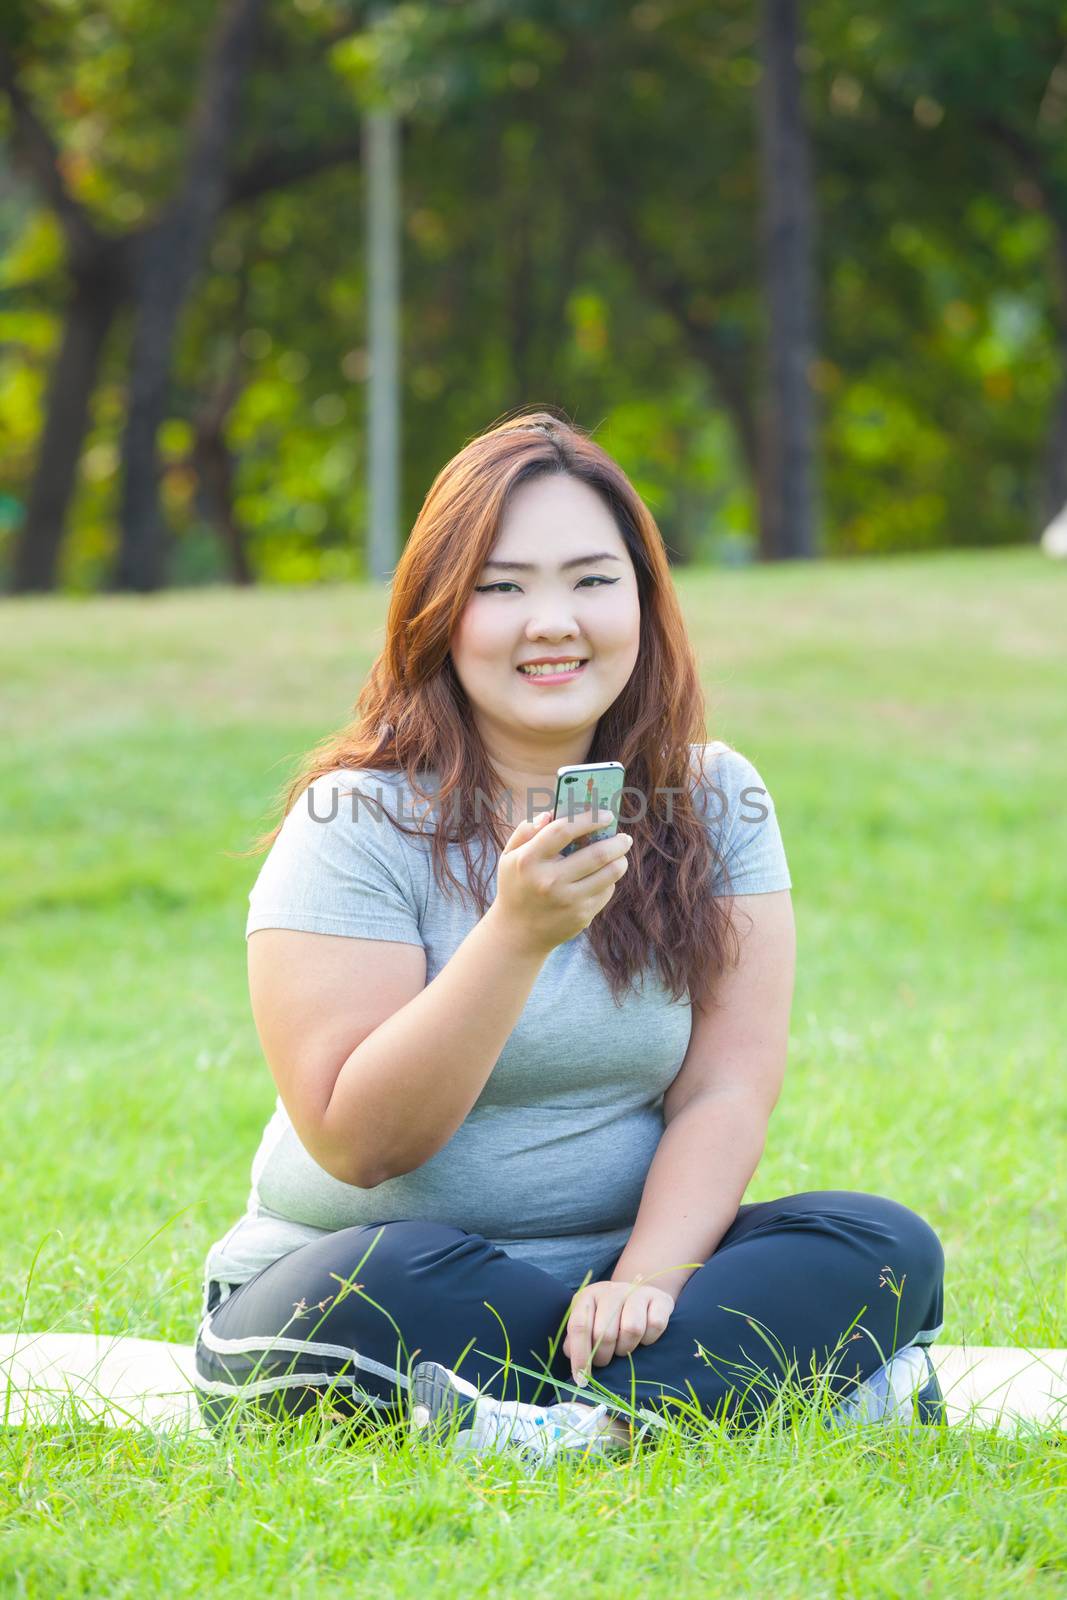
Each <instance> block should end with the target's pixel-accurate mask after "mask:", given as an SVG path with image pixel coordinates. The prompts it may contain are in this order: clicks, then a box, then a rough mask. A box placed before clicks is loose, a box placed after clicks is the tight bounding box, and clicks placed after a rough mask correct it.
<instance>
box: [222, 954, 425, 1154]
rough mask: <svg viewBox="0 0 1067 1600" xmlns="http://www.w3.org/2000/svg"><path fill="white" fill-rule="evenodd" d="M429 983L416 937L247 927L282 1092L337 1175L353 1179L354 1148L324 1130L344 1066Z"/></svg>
mask: <svg viewBox="0 0 1067 1600" xmlns="http://www.w3.org/2000/svg"><path fill="white" fill-rule="evenodd" d="M425 984H426V951H425V949H424V948H423V947H422V946H421V945H416V944H408V943H401V942H399V941H398V940H385V939H362V938H353V937H351V936H349V935H342V934H332V933H305V932H302V931H297V930H295V929H292V928H260V929H257V930H254V931H253V932H252V933H250V934H249V936H248V987H249V993H250V996H251V1001H252V1014H253V1017H254V1018H255V1024H256V1031H257V1032H258V1034H259V1040H260V1044H261V1045H262V1047H263V1053H264V1055H265V1056H266V1058H267V1064H268V1066H269V1067H270V1070H271V1074H272V1076H273V1078H274V1081H275V1083H276V1084H277V1087H278V1094H279V1095H280V1096H281V1101H282V1104H283V1105H284V1107H285V1109H286V1111H287V1112H288V1113H289V1119H290V1121H291V1122H292V1124H293V1127H294V1129H295V1130H296V1134H297V1137H298V1138H299V1139H300V1142H301V1144H302V1145H303V1146H304V1148H305V1149H306V1150H307V1151H308V1152H309V1153H310V1154H311V1155H312V1156H314V1158H315V1159H316V1161H318V1162H319V1164H320V1166H322V1167H324V1168H325V1170H326V1171H327V1172H332V1173H333V1175H334V1176H335V1177H339V1178H341V1181H342V1182H350V1183H351V1182H359V1175H354V1174H353V1171H352V1165H353V1155H352V1152H351V1151H346V1152H338V1151H332V1150H327V1149H325V1148H324V1145H325V1140H324V1138H323V1127H324V1118H325V1113H326V1108H327V1106H328V1105H329V1103H330V1097H331V1095H332V1094H333V1090H334V1085H335V1084H336V1082H337V1078H338V1076H339V1074H340V1071H341V1068H342V1067H343V1066H344V1063H345V1061H346V1060H347V1059H348V1057H349V1056H350V1055H351V1054H352V1051H353V1050H355V1049H356V1047H357V1046H358V1045H360V1044H362V1043H363V1041H364V1039H366V1038H367V1037H368V1035H369V1034H371V1033H373V1032H374V1030H375V1028H377V1027H379V1026H380V1024H381V1023H383V1022H384V1021H385V1020H386V1018H387V1017H390V1016H392V1014H393V1012H394V1011H399V1009H400V1007H401V1006H404V1005H407V1003H408V1001H409V1000H413V999H414V998H415V996H416V995H417V994H418V993H419V992H420V991H421V990H422V989H423V988H424V987H425Z"/></svg>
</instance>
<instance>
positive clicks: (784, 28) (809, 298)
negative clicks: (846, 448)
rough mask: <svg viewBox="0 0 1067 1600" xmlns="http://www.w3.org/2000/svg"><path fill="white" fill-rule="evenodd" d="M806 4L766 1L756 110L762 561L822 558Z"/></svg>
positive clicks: (813, 219)
mask: <svg viewBox="0 0 1067 1600" xmlns="http://www.w3.org/2000/svg"><path fill="white" fill-rule="evenodd" d="M798 11H799V0H763V7H762V17H761V53H762V67H763V70H762V74H761V77H760V87H759V94H758V96H757V108H758V116H759V133H760V155H761V165H762V170H763V206H762V218H761V235H762V237H761V247H762V252H763V281H764V292H765V296H766V304H767V322H768V337H767V371H766V382H765V391H764V401H763V407H762V414H761V419H760V426H761V448H760V467H759V484H758V489H757V498H758V503H759V506H760V558H761V559H762V560H780V559H796V558H798V557H810V556H812V555H814V554H815V521H816V514H815V500H816V491H815V475H816V464H815V405H814V395H813V392H812V387H811V380H810V370H811V364H812V358H813V355H814V349H815V337H814V327H813V324H814V311H813V301H814V295H813V283H814V234H815V205H814V198H813V193H812V180H811V159H810V153H809V146H808V133H807V127H806V124H805V120H804V108H803V103H802V95H801V89H802V80H801V75H800V70H799V67H798V65H797V59H796V57H797V44H798V42H799V24H798Z"/></svg>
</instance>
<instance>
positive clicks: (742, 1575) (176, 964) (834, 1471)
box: [0, 549, 1067, 1600]
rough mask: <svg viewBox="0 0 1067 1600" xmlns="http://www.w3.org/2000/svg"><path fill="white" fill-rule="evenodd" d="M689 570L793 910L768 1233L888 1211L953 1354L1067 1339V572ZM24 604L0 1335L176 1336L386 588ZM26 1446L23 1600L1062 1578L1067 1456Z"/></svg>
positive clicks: (1034, 1439)
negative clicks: (315, 777) (335, 753)
mask: <svg viewBox="0 0 1067 1600" xmlns="http://www.w3.org/2000/svg"><path fill="white" fill-rule="evenodd" d="M677 581H678V584H679V590H680V593H681V597H682V602H683V605H684V608H685V611H686V615H687V617H688V618H689V621H690V625H691V628H692V632H693V638H694V642H695V644H696V647H697V651H698V654H699V658H700V661H701V663H702V667H703V671H704V682H705V688H706V691H707V702H708V724H709V735H710V736H711V737H722V738H725V739H727V740H728V741H729V742H730V743H732V744H734V745H736V746H737V747H738V748H739V749H741V750H742V751H743V752H744V753H745V754H746V755H748V756H749V757H751V759H752V760H754V761H755V762H756V764H757V766H758V767H759V769H760V771H761V774H762V776H763V779H764V781H765V783H766V784H767V787H768V789H769V790H770V792H771V794H772V795H773V796H774V799H775V802H776V805H777V808H778V815H779V820H780V823H781V827H782V833H783V838H784V840H785V846H786V851H787V854H788V857H789V863H790V869H791V872H792V876H793V882H794V889H793V897H794V904H795V907H796V917H797V927H798V941H799V953H798V975H797V988H796V997H795V1003H794V1010H793V1028H792V1043H791V1051H790V1067H789V1072H788V1074H787V1078H786V1087H785V1090H784V1093H783V1096H782V1099H781V1101H780V1102H779V1105H778V1108H777V1110H776V1112H775V1115H774V1118H773V1121H772V1124H771V1131H770V1138H769V1141H768V1146H767V1150H766V1153H765V1155H764V1159H763V1162H762V1164H761V1166H760V1168H759V1171H758V1172H757V1174H756V1176H755V1178H754V1180H753V1182H752V1184H751V1186H750V1188H749V1190H748V1193H747V1195H746V1198H747V1199H750V1200H761V1199H766V1198H770V1197H773V1196H775V1195H778V1194H785V1193H791V1192H794V1191H800V1190H805V1189H819V1188H852V1189H863V1190H868V1191H872V1192H875V1193H882V1194H887V1195H891V1196H893V1197H894V1198H896V1199H898V1200H901V1201H903V1202H904V1203H905V1204H907V1205H910V1206H912V1207H914V1209H916V1210H917V1211H919V1212H920V1213H921V1214H922V1215H923V1216H924V1217H926V1218H927V1219H928V1221H930V1222H931V1223H932V1224H933V1226H934V1227H935V1228H936V1229H937V1231H938V1233H939V1234H940V1236H941V1239H942V1241H943V1243H944V1246H945V1253H946V1257H947V1279H946V1310H945V1315H946V1326H945V1332H944V1339H945V1341H946V1342H949V1343H961V1342H964V1341H966V1342H967V1343H970V1344H1031V1345H1038V1346H1051V1345H1055V1346H1058V1345H1063V1344H1065V1343H1067V1327H1065V1315H1064V1312H1065V1305H1064V1299H1065V1248H1064V1228H1063V1219H1064V1215H1065V1197H1064V1186H1063V1173H1064V1160H1063V1157H1064V1148H1065V1145H1064V1089H1063V1086H1064V1054H1065V1052H1064V1040H1065V1039H1067V983H1065V974H1067V960H1065V953H1067V949H1065V947H1067V822H1065V804H1064V797H1065V795H1067V564H1060V565H1059V566H1057V565H1056V564H1054V563H1052V562H1050V561H1049V560H1047V559H1044V558H1042V556H1041V555H1040V554H1039V553H1038V552H1036V551H1035V550H1030V549H1023V550H996V551H988V552H960V553H946V554H934V555H923V556H915V557H911V556H908V557H897V558H891V559H887V560H868V561H864V562H832V563H828V564H820V565H810V566H809V565H795V566H789V567H784V568H781V569H751V570H724V571H702V572H697V573H692V574H689V573H683V574H680V575H679V576H678V580H677ZM2 611H3V618H2V620H3V629H2V635H3V637H2V642H0V698H2V707H3V711H2V714H3V722H4V726H5V729H6V731H7V734H8V738H7V739H6V740H5V760H4V762H3V764H2V768H0V803H2V806H3V815H4V827H3V831H2V841H0V1014H2V1019H3V1022H2V1034H0V1049H2V1056H0V1071H2V1084H3V1089H4V1099H3V1105H4V1110H5V1118H4V1121H5V1127H4V1134H5V1145H6V1148H7V1155H8V1159H7V1160H6V1161H4V1162H3V1164H2V1166H0V1196H2V1201H3V1207H4V1216H5V1218H6V1221H5V1225H4V1227H3V1232H2V1246H0V1251H2V1254H0V1271H2V1274H3V1296H4V1304H5V1306H6V1307H7V1310H6V1312H5V1316H4V1323H3V1326H4V1328H5V1329H6V1330H7V1331H12V1332H13V1331H14V1330H15V1328H16V1327H17V1326H18V1325H19V1322H20V1317H21V1320H22V1325H23V1326H24V1327H26V1328H30V1329H34V1330H39V1329H44V1328H48V1327H52V1328H55V1329H56V1330H57V1331H63V1332H75V1331H85V1332H103V1333H113V1334H119V1333H128V1334H136V1335H140V1336H143V1337H152V1338H160V1339H169V1340H178V1341H182V1342H186V1343H189V1342H191V1341H192V1338H193V1336H194V1333H195V1327H196V1320H197V1313H198V1310H199V1299H200V1270H201V1263H202V1258H203V1255H204V1253H205V1251H206V1249H207V1247H208V1245H209V1244H210V1242H211V1241H212V1240H213V1239H214V1238H216V1237H218V1236H219V1235H220V1234H221V1233H222V1232H223V1231H224V1229H225V1228H226V1227H228V1226H229V1224H230V1223H231V1222H232V1221H233V1220H235V1218H236V1217H237V1216H238V1215H239V1213H240V1212H241V1210H242V1209H243V1207H244V1203H245V1197H246V1194H247V1191H248V1183H249V1166H250V1162H251V1159H252V1155H253V1152H254V1150H255V1147H256V1144H257V1142H258V1138H259V1134H260V1131H261V1129H262V1126H263V1123H264V1122H265V1120H266V1118H267V1117H268V1116H269V1114H270V1112H271V1109H272V1107H273V1103H274V1086H273V1083H272V1081H271V1078H270V1074H269V1071H268V1069H267V1067H266V1064H265V1063H264V1061H263V1060H262V1057H261V1054H260V1050H259V1046H258V1041H257V1038H256V1034H255V1029H254V1025H253V1022H252V1016H251V1011H250V1008H249V1003H248V996H247V988H246V977H245V944H244V921H245V914H246V910H247V901H246V895H247V893H248V890H249V888H250V887H251V885H252V882H253V880H254V878H255V875H256V873H257V871H258V870H259V865H260V863H261V861H262V857H256V858H249V859H247V860H239V859H236V858H234V857H233V856H230V855H228V854H227V852H236V851H240V850H243V849H245V848H247V846H248V845H249V844H250V842H251V840H252V838H253V837H254V836H255V834H256V833H258V832H259V831H261V830H262V829H263V828H264V827H266V826H267V825H268V824H269V823H271V822H273V820H274V814H273V812H272V811H271V802H272V799H273V797H274V795H275V793H276V791H277V790H278V789H279V787H280V786H281V784H282V783H283V781H284V780H285V779H286V778H287V777H288V776H289V775H290V773H291V771H292V769H293V767H294V766H295V763H296V761H297V759H298V757H299V756H300V754H301V753H302V752H303V751H305V750H306V749H307V748H308V747H309V746H310V745H311V744H313V743H314V742H316V741H317V740H318V739H319V738H320V737H322V736H323V735H324V734H326V733H327V732H328V731H330V730H331V729H333V728H335V727H337V726H339V725H340V724H342V723H343V722H344V721H346V720H347V718H348V716H349V714H350V709H351V707H352V705H353V704H354V701H355V699H356V696H357V694H358V691H359V688H360V686H361V684H362V682H363V679H364V676H365V674H366V672H367V670H368V668H369V667H370V664H371V662H372V660H373V659H374V657H375V655H376V654H377V652H378V650H379V648H380V646H381V642H382V638H383V623H384V615H385V596H384V594H383V593H382V592H380V591H375V590H372V589H370V588H366V589H364V588H350V587H345V588H333V589H314V590H311V589H304V590H296V591H283V590H272V591H266V592H262V593H255V592H250V593H238V592H230V591H229V590H224V589H203V590H188V591H184V592H181V593H175V594H163V595H160V596H152V597H144V598H140V597H126V596H107V597H102V598H99V599H90V600H79V599H59V600H52V599H27V600H19V601H17V602H12V601H8V602H6V603H5V604H4V605H3V607H2ZM24 1302H25V1304H24ZM0 1439H2V1442H3V1454H2V1459H0V1494H2V1498H3V1522H2V1526H0V1592H2V1593H4V1594H8V1593H10V1594H18V1595H48V1596H66V1595H75V1594H77V1595H96V1594H108V1595H109V1596H112V1595H138V1596H139V1595H144V1594H154V1593H156V1592H157V1590H159V1591H162V1590H166V1591H167V1592H168V1593H169V1594H172V1595H185V1594H190V1595H192V1594H194V1593H195V1594H203V1593H209V1594H211V1595H216V1596H217V1595H227V1596H228V1595H244V1594H247V1593H252V1592H258V1591H260V1590H261V1589H262V1591H263V1592H270V1590H269V1588H268V1586H277V1588H276V1591H275V1592H278V1593H286V1594H288V1593H298V1592H299V1593H303V1592H307V1593H309V1594H311V1593H314V1594H315V1595H316V1596H321V1595H322V1594H334V1593H341V1592H345V1593H347V1592H349V1591H350V1590H351V1589H353V1588H355V1587H356V1586H359V1587H360V1588H361V1590H362V1592H365V1593H368V1594H373V1595H378V1594H385V1593H388V1594H390V1595H407V1594H412V1595H417V1594H423V1593H424V1592H425V1589H426V1585H427V1583H428V1581H430V1580H431V1579H433V1578H434V1577H440V1578H443V1579H445V1580H446V1581H447V1583H448V1585H449V1589H450V1592H456V1593H464V1594H467V1593H470V1594H475V1593H478V1594H480V1593H482V1592H484V1591H485V1590H486V1588H487V1587H488V1586H489V1585H490V1584H498V1585H499V1586H500V1587H502V1588H505V1589H508V1588H510V1589H513V1590H514V1591H516V1592H518V1591H520V1590H521V1591H522V1592H523V1593H527V1594H532V1593H537V1594H540V1593H546V1594H547V1593H549V1592H551V1593H553V1594H555V1593H560V1592H564V1591H565V1590H567V1589H572V1588H573V1587H574V1586H575V1584H576V1583H578V1584H580V1585H581V1589H582V1592H583V1593H584V1594H586V1595H588V1594H590V1593H597V1594H601V1593H603V1594H605V1595H608V1594H610V1595H611V1596H612V1597H616V1596H619V1595H622V1594H626V1593H629V1592H632V1591H633V1590H634V1588H635V1587H636V1586H640V1587H641V1588H642V1590H643V1591H645V1592H650V1593H657V1594H659V1593H662V1594H665V1595H666V1594H670V1595H672V1596H675V1595H677V1593H678V1592H679V1591H680V1590H681V1591H684V1592H686V1593H689V1592H692V1593H697V1592H703V1591H704V1590H705V1588H707V1587H709V1586H710V1587H711V1589H712V1592H714V1593H716V1594H720V1595H729V1596H734V1595H753V1596H756V1595H758V1596H761V1597H762V1596H770V1597H774V1600H778V1597H780V1596H792V1595H804V1596H818V1595H862V1596H883V1595H884V1596H897V1595H912V1594H914V1595H935V1596H941V1595H950V1596H952V1597H954V1600H956V1597H964V1596H976V1597H977V1596H981V1597H983V1600H990V1597H995V1596H1002V1595H1015V1594H1020V1595H1022V1594H1025V1595H1042V1596H1043V1595H1048V1596H1052V1595H1062V1594H1063V1593H1064V1591H1065V1584H1067V1577H1065V1572H1064V1567H1065V1565H1067V1559H1065V1556H1067V1538H1065V1532H1067V1529H1065V1523H1064V1519H1063V1509H1062V1490H1063V1487H1064V1481H1065V1473H1064V1440H1063V1435H1062V1434H1058V1435H1057V1434H1053V1433H1046V1434H1044V1435H1041V1434H1039V1433H1037V1432H1034V1433H1033V1434H1032V1436H1027V1437H1020V1438H1011V1437H1004V1436H998V1435H995V1434H988V1433H977V1432H964V1431H957V1432H955V1433H953V1432H952V1431H940V1430H922V1431H921V1432H920V1434H919V1435H918V1436H915V1437H906V1436H901V1437H894V1436H893V1435H892V1434H891V1432H889V1431H887V1430H881V1436H878V1435H877V1433H876V1434H874V1435H873V1436H872V1434H871V1433H870V1432H868V1433H867V1435H866V1436H864V1437H861V1436H857V1435H853V1436H845V1437H841V1438H830V1437H828V1436H826V1435H825V1434H821V1435H820V1433H818V1432H816V1431H815V1429H813V1428H810V1427H807V1426H805V1425H804V1423H803V1419H802V1421H801V1422H800V1423H798V1424H796V1425H795V1426H789V1427H781V1426H778V1427H768V1428H767V1429H766V1430H764V1431H763V1432H761V1433H760V1434H759V1435H757V1436H755V1437H752V1438H748V1439H744V1438H734V1439H730V1438H729V1437H726V1436H722V1435H717V1436H711V1435H709V1437H708V1438H707V1439H702V1440H697V1441H693V1440H690V1441H689V1442H688V1443H685V1442H683V1441H680V1440H678V1439H672V1440H668V1441H667V1443H666V1444H664V1445H662V1446H659V1447H657V1448H656V1449H655V1450H646V1451H644V1452H642V1453H640V1454H638V1455H637V1456H636V1457H635V1459H634V1461H633V1462H632V1463H631V1462H630V1461H629V1460H628V1459H627V1458H623V1460H622V1462H621V1464H620V1463H618V1462H609V1463H603V1462H601V1463H597V1462H594V1461H590V1462H585V1463H580V1464H575V1463H570V1464H569V1465H563V1466H561V1467H560V1468H559V1471H558V1473H557V1472H556V1471H553V1472H552V1473H551V1474H547V1475H544V1476H543V1477H542V1478H539V1479H535V1480H529V1479H527V1478H526V1477H525V1476H524V1475H523V1474H522V1473H521V1471H519V1470H518V1469H517V1467H516V1465H515V1464H514V1463H513V1462H512V1461H509V1460H507V1459H505V1458H500V1459H497V1460H493V1461H490V1462H488V1463H486V1465H485V1466H484V1468H483V1469H481V1470H480V1471H478V1472H471V1471H470V1469H464V1468H463V1466H462V1465H461V1464H460V1463H457V1462H455V1461H453V1460H451V1459H449V1458H447V1457H445V1456H443V1455H442V1454H440V1453H439V1452H434V1451H432V1450H426V1449H424V1448H421V1447H420V1448H416V1449H412V1448H411V1447H410V1446H409V1445H408V1444H407V1442H406V1441H402V1442H400V1443H399V1444H398V1443H396V1442H393V1443H391V1442H390V1441H389V1440H387V1439H377V1440H370V1441H366V1442H362V1443H356V1444H353V1443H352V1442H351V1440H349V1441H348V1442H346V1441H345V1440H344V1438H343V1437H342V1436H341V1435H340V1434H339V1432H338V1431H336V1430H335V1431H332V1432H331V1431H329V1430H327V1431H326V1432H324V1433H322V1434H321V1435H320V1436H319V1437H318V1438H315V1437H313V1436H312V1434H311V1433H310V1432H307V1433H305V1434H304V1435H303V1436H300V1435H295V1436H293V1437H292V1438H289V1439H285V1438H283V1437H280V1436H279V1437H278V1438H271V1439H266V1440H263V1441H260V1442H258V1443H256V1442H253V1441H249V1440H245V1441H243V1442H242V1441H238V1442H237V1443H236V1444H235V1445H233V1446H232V1447H231V1448H226V1449H223V1448H221V1447H220V1445H219V1444H218V1442H217V1441H214V1440H204V1439H196V1438H193V1439H186V1440H179V1439H171V1438H166V1437H155V1436H153V1435H151V1434H148V1433H146V1434H143V1435H138V1434H136V1433H127V1432H119V1431H109V1430H106V1429H96V1428H91V1427H87V1426H85V1425H77V1426H71V1427H70V1428H58V1427H57V1428H55V1429H52V1430H46V1431H39V1432H36V1433H31V1432H27V1431H24V1430H20V1429H7V1430H4V1431H0ZM1057 1491H1058V1492H1059V1495H1060V1496H1061V1498H1060V1500H1059V1502H1057V1498H1056V1497H1057ZM1057 1510H1058V1517H1059V1520H1058V1521H1057Z"/></svg>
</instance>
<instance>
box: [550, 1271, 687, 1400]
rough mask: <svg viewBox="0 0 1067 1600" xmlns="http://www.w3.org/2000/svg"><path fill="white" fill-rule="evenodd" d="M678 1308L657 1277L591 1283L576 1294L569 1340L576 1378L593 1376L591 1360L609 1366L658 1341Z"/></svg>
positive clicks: (565, 1348)
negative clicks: (656, 1281)
mask: <svg viewBox="0 0 1067 1600" xmlns="http://www.w3.org/2000/svg"><path fill="white" fill-rule="evenodd" d="M673 1310H674V1296H673V1295H669V1294H668V1293H667V1291H666V1290H665V1289H657V1288H655V1287H654V1285H652V1284H651V1283H641V1282H640V1281H637V1282H634V1283H612V1282H610V1281H608V1280H605V1279H601V1280H600V1281H598V1282H597V1283H587V1284H586V1286H585V1288H584V1289H580V1290H579V1291H578V1293H577V1294H576V1295H575V1297H574V1300H573V1303H572V1305H571V1311H570V1317H569V1319H568V1322H567V1337H566V1338H565V1339H564V1341H563V1354H564V1355H565V1356H567V1357H568V1359H569V1360H570V1364H571V1371H572V1373H573V1374H574V1381H575V1383H579V1384H580V1383H583V1382H585V1381H587V1380H588V1374H589V1366H590V1362H592V1364H594V1365H595V1366H598V1367H606V1366H607V1364H608V1362H609V1361H612V1360H614V1358H615V1357H616V1356H626V1355H629V1354H630V1352H631V1351H632V1350H636V1349H637V1346H638V1345H639V1344H655V1342H656V1340H657V1339H658V1338H659V1336H660V1334H661V1333H662V1332H663V1330H664V1328H665V1327H666V1326H667V1324H668V1322H669V1321H670V1319H671V1312H672V1311H673ZM579 1373H582V1374H584V1376H583V1378H581V1379H579Z"/></svg>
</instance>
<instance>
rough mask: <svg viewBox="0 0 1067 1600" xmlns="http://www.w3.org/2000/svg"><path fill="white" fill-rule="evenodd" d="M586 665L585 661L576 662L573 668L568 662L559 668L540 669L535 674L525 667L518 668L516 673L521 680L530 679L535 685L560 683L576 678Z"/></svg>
mask: <svg viewBox="0 0 1067 1600" xmlns="http://www.w3.org/2000/svg"><path fill="white" fill-rule="evenodd" d="M585 665H586V663H585V662H584V661H576V662H575V664H574V665H572V666H568V665H567V664H566V662H563V663H561V664H560V665H559V666H543V667H538V669H537V670H536V671H535V672H530V671H528V670H527V669H526V668H524V667H516V668H515V671H516V672H517V673H518V674H519V676H520V678H528V679H530V681H531V682H534V683H536V682H541V683H558V682H560V681H562V680H563V679H565V678H576V677H577V676H578V674H579V673H580V672H581V671H582V670H583V668H584V667H585Z"/></svg>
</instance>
